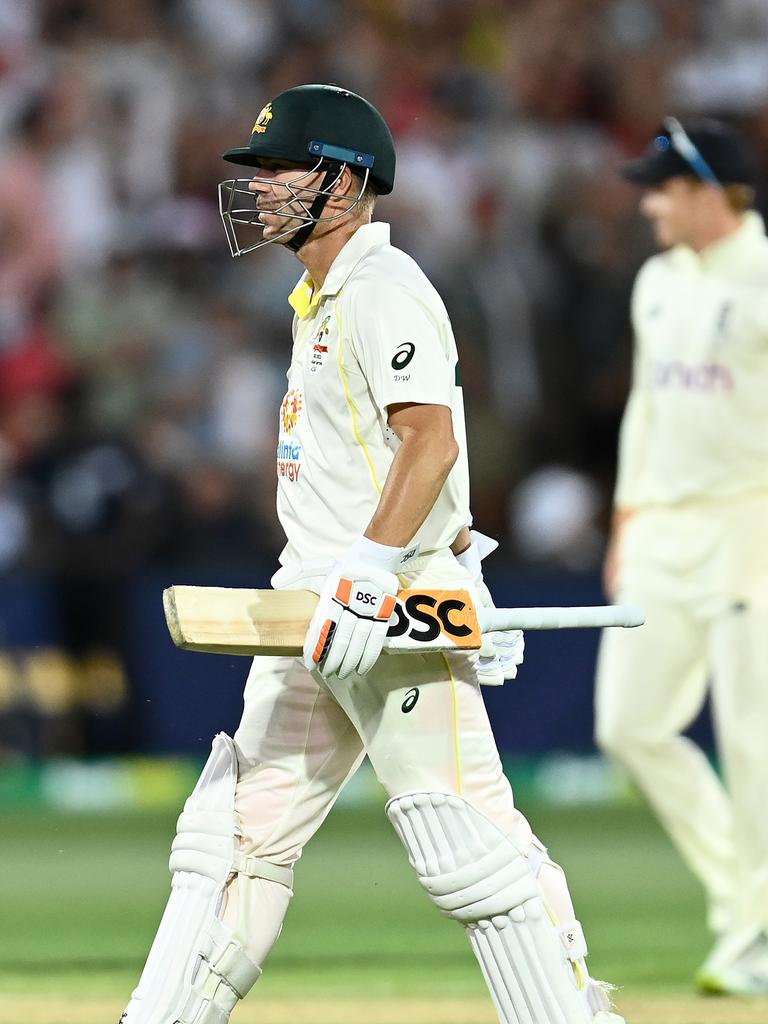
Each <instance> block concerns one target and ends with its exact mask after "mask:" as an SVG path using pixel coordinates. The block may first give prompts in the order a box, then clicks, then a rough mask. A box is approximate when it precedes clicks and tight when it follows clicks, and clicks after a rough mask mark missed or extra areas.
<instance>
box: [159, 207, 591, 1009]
mask: <svg viewBox="0 0 768 1024" xmlns="http://www.w3.org/2000/svg"><path fill="white" fill-rule="evenodd" d="M388 237H389V236H388V229H387V227H386V225H382V224H373V225H369V226H365V227H361V228H360V229H359V230H358V231H357V232H356V234H355V235H354V236H353V237H352V239H351V240H350V241H349V242H348V243H347V245H346V246H345V247H344V248H343V249H342V251H341V252H340V254H339V256H338V257H337V259H336V261H335V262H334V264H333V266H332V267H331V270H330V272H329V274H328V277H327V279H326V282H325V284H324V286H323V288H322V289H321V290H320V291H319V293H318V294H317V295H313V294H312V288H311V284H310V283H309V282H308V281H307V280H306V279H302V282H300V284H299V286H298V288H297V290H296V291H294V293H293V295H292V297H291V301H292V304H293V306H294V309H295V310H296V314H297V315H296V319H295V322H294V348H293V357H292V362H291V368H290V371H289V374H288V385H289V390H288V393H287V395H286V398H285V400H284V401H283V405H282V409H281V428H280V442H279V445H278V509H279V513H280V519H281V522H282V524H283V527H284V529H285V532H286V536H287V540H288V543H287V545H286V547H285V549H284V551H283V553H282V555H281V562H282V563H283V567H282V569H281V570H279V572H278V573H276V575H275V577H274V579H273V584H274V585H275V586H279V587H297V586H303V587H309V588H310V589H313V590H319V588H320V587H321V586H322V580H323V577H324V575H325V574H326V573H327V572H328V571H329V569H330V567H331V565H332V564H333V562H334V560H335V559H337V558H338V557H339V556H341V555H343V553H344V552H345V550H346V549H347V548H348V547H349V546H350V544H351V542H352V541H353V540H354V539H355V538H357V537H359V536H360V535H361V534H362V533H363V532H364V530H365V528H366V526H367V525H368V522H369V520H370V518H371V517H372V515H373V512H374V510H375V509H376V506H377V504H378V501H379V495H380V491H381V488H382V485H383V483H384V480H385V478H386V475H387V472H388V470H389V467H390V465H391V463H392V459H393V458H394V453H395V452H396V450H397V446H398V445H397V439H396V438H395V436H394V434H393V433H392V431H391V430H389V428H388V427H387V422H386V416H387V413H386V410H387V407H388V406H389V405H391V404H392V403H399V402H419V403H430V404H432V403H436V404H441V405H446V406H448V407H450V408H451V410H452V414H453V428H454V435H455V437H456V440H457V442H458V445H459V449H460V454H459V457H458V460H457V462H456V464H455V465H454V468H453V470H452V471H451V474H450V476H449V478H448V480H447V482H446V483H445V485H444V487H443V489H442V492H441V494H440V496H439V497H438V499H437V502H436V504H435V506H434V507H433V509H432V511H431V512H430V514H429V515H428V517H427V519H426V521H425V523H424V525H423V526H422V528H421V530H419V533H418V534H417V536H416V537H415V538H414V539H413V543H412V545H411V546H410V547H409V549H408V551H407V552H406V553H405V555H404V556H403V559H404V565H403V569H402V571H401V572H398V577H399V580H400V582H401V584H402V585H403V586H406V587H407V586H422V587H430V588H434V589H452V588H464V589H469V590H470V591H471V590H472V589H473V583H472V580H471V577H470V575H469V573H468V572H467V570H466V569H464V568H463V567H462V566H460V565H459V563H458V562H457V560H456V558H455V557H454V556H453V554H452V553H451V551H450V544H451V542H452V541H453V540H454V539H455V537H456V535H457V534H458V533H459V531H460V530H461V528H462V527H464V526H465V525H467V524H468V523H469V522H470V515H469V498H468V477H467V458H466V440H465V436H464V419H463V409H462V402H461V390H460V387H459V386H458V380H459V378H458V373H457V362H456V349H455V344H454V340H453V335H452V333H451V329H450V324H449V322H448V318H447V315H446V313H445V309H444V307H443V305H442V302H441V301H440V299H439V298H438V296H437V294H436V293H435V291H434V289H433V288H432V286H431V285H430V284H429V282H428V281H427V280H426V279H425V278H424V276H423V274H422V273H421V271H420V270H419V268H418V267H417V266H416V264H414V263H413V261H412V260H410V259H409V258H408V257H407V256H405V255H404V254H403V253H401V252H398V251H397V250H396V249H393V248H392V247H391V246H390V245H389V243H388ZM416 545H419V547H420V552H418V549H417V548H416ZM417 552H418V553H417ZM234 741H235V750H236V756H237V783H236V787H235V795H234V811H235V821H236V822H237V859H238V863H245V864H252V863H256V864H259V865H264V864H268V865H270V867H271V868H277V869H279V868H284V869H290V868H291V867H292V866H293V864H294V863H295V862H296V861H297V860H298V858H299V857H300V856H301V852H302V850H303V848H304V845H305V844H306V842H307V841H308V840H309V839H310V838H311V836H312V835H313V834H314V832H315V831H316V830H317V828H318V827H319V826H320V824H321V823H322V821H323V820H324V818H325V816H326V815H327V814H328V812H329V810H330V809H331V807H332V805H333V803H334V801H335V800H336V798H337V796H338V794H339V792H340V791H341V789H342V787H343V786H344V784H345V782H346V781H347V780H348V779H349V778H350V777H351V775H352V774H353V773H354V772H355V770H356V769H357V768H358V766H359V765H360V763H361V761H362V759H363V757H364V756H365V755H366V754H367V755H368V757H369V758H370V761H371V763H372V765H373V768H374V770H375V772H376V775H377V777H378V779H379V781H380V782H381V783H382V785H383V786H384V788H385V790H386V792H387V794H388V795H389V796H390V797H393V796H397V795H398V794H401V793H403V792H406V791H413V790H421V791H423V792H427V793H430V792H440V793H446V794H456V795H459V796H462V797H463V798H464V800H466V801H467V802H468V803H469V804H471V805H472V806H473V807H474V808H476V809H477V811H478V812H479V813H480V814H482V815H483V816H484V818H486V819H487V820H488V821H489V822H492V823H493V824H494V826H495V828H496V829H498V830H499V832H500V833H501V834H503V835H504V836H508V837H509V839H510V841H511V843H512V844H513V845H514V847H515V848H516V849H517V850H520V851H530V856H532V857H534V859H535V862H536V864H535V872H534V873H535V874H537V875H540V879H538V878H537V879H536V880H534V881H535V884H536V885H538V886H540V888H541V890H542V892H543V894H544V899H545V901H546V903H547V905H548V907H549V909H550V915H551V920H550V918H549V917H548V918H547V920H549V921H550V925H551V927H552V930H553V933H554V934H555V935H556V934H557V932H556V931H555V925H554V921H555V920H557V922H558V924H559V925H561V926H565V925H569V926H570V925H571V924H572V923H573V919H574V913H573V908H572V904H571V901H570V896H569V893H568V889H567V885H566V884H565V880H564V876H563V875H562V872H560V871H559V869H557V867H556V865H554V864H553V862H551V861H549V859H548V858H547V857H546V852H545V851H544V848H543V847H542V845H541V844H540V843H539V842H538V840H536V839H535V837H534V836H533V834H532V832H531V829H530V826H529V824H528V822H527V821H526V819H525V818H524V817H523V816H522V815H521V814H520V812H519V811H518V810H517V809H516V808H515V806H514V802H513V798H512V791H511V788H510V785H509V782H508V781H507V779H506V777H505V775H504V773H503V770H502V766H501V761H500V758H499V754H498V751H497V749H496V744H495V741H494V737H493V733H492V731H491V727H490V723H489V721H488V716H487V714H486V711H485V706H484V703H483V699H482V696H481V694H480V687H479V683H478V681H477V675H476V672H475V655H473V654H462V653H455V654H442V653H431V654H421V655H420V654H408V655H402V654H401V655H388V654H384V655H382V657H380V658H379V659H378V660H377V662H376V663H375V664H374V666H373V668H372V669H371V670H370V671H369V672H368V673H366V674H365V675H362V676H361V675H358V674H356V673H352V674H351V675H349V676H348V677H347V678H345V679H339V678H338V677H337V676H331V677H330V678H329V679H327V680H325V679H323V678H322V677H321V676H320V675H319V673H317V672H310V671H308V670H307V669H306V668H305V667H304V665H303V663H302V661H301V659H298V658H257V659H255V660H254V662H253V664H252V667H251V670H250V674H249V676H248V680H247V683H246V687H245V695H244V709H243V716H242V720H241V723H240V727H239V728H238V730H237V732H236V735H235V738H234ZM528 855H529V854H528V853H524V856H528ZM242 887H243V880H242V872H241V873H239V874H237V875H236V876H235V877H234V878H233V879H231V881H230V883H229V887H228V889H227V891H226V906H225V907H224V909H223V912H222V919H221V923H222V924H223V926H224V927H225V928H226V929H227V930H228V931H229V933H231V934H233V935H235V936H242V937H243V945H247V949H248V953H249V956H250V958H251V959H252V960H253V962H254V963H256V964H260V963H261V962H262V960H263V957H264V956H265V955H266V952H267V950H268V948H269V946H270V945H271V943H272V942H274V940H275V939H276V937H277V934H278V933H279V928H280V923H281V918H280V916H279V914H280V907H279V906H278V905H277V904H276V903H275V901H274V900H272V901H271V902H270V901H269V892H267V891H264V892H263V893H261V892H260V890H258V889H256V888H255V887H253V886H248V889H247V899H246V900H244V899H243V898H241V897H242V894H241V892H240V890H241V889H242ZM233 888H234V891H233ZM286 903H287V901H286ZM558 914H560V916H558ZM244 916H247V918H248V923H247V924H246V922H245V921H244V920H243V918H244ZM246 937H247V943H246V941H245V939H246ZM579 977H580V979H581V981H582V983H583V985H585V986H586V985H587V984H588V979H587V975H586V970H584V969H583V962H582V965H581V970H580V973H579ZM596 1019H597V1018H596ZM142 1024H143V1022H142ZM153 1024H155V1022H154V1021H153ZM163 1024H173V1022H172V1021H163ZM216 1024H219V1022H218V1021H217V1022H216ZM222 1024H223V1021H222Z"/></svg>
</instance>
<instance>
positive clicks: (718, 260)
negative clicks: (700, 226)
mask: <svg viewBox="0 0 768 1024" xmlns="http://www.w3.org/2000/svg"><path fill="white" fill-rule="evenodd" d="M764 234H765V225H764V224H763V218H762V217H761V216H760V214H759V213H757V211H756V210H748V211H747V212H746V213H745V214H744V219H743V221H742V222H741V224H740V225H739V226H738V227H737V228H736V230H735V231H732V232H731V233H730V234H729V235H726V236H725V238H720V239H718V241H717V242H713V243H712V245H708V246H707V247H706V249H704V250H702V251H701V252H700V253H699V260H700V261H701V265H702V266H703V267H706V269H707V270H711V269H713V268H716V267H719V266H722V265H723V264H725V263H730V262H731V261H732V260H733V259H734V257H737V256H738V254H739V251H740V250H743V249H745V248H749V247H751V246H752V244H753V243H754V242H755V241H756V239H758V238H760V237H761V236H763V235H764Z"/></svg>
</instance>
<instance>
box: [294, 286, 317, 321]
mask: <svg viewBox="0 0 768 1024" xmlns="http://www.w3.org/2000/svg"><path fill="white" fill-rule="evenodd" d="M319 301H320V292H315V286H314V284H313V283H312V281H310V280H306V281H305V280H302V281H299V283H298V284H297V285H296V287H295V288H294V289H293V291H292V292H291V294H290V295H289V296H288V302H289V303H290V304H291V306H292V307H293V310H294V312H295V313H296V315H297V316H298V317H299V318H300V319H301V320H303V319H304V318H305V317H306V316H308V315H309V313H311V312H312V310H313V309H314V308H315V306H316V305H317V304H318V302H319Z"/></svg>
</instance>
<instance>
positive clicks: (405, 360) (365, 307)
mask: <svg viewBox="0 0 768 1024" xmlns="http://www.w3.org/2000/svg"><path fill="white" fill-rule="evenodd" d="M347 332H348V334H349V337H350V340H351V342H352V346H353V348H354V351H355V354H356V356H357V359H358V362H359V364H360V368H361V370H362V372H363V374H364V375H365V378H366V381H367V383H368V387H369V388H370V391H371V394H372V395H373V397H374V400H375V402H376V404H377V405H378V406H379V408H380V409H382V411H385V410H386V409H387V407H388V406H390V405H396V404H399V403H402V402H415V403H419V404H424V405H447V406H450V405H451V394H452V388H453V386H454V382H455V376H456V372H457V371H456V365H455V364H456V356H455V353H454V352H453V351H452V346H450V347H449V345H448V344H447V339H448V336H449V334H450V328H449V325H448V318H447V314H446V313H445V311H444V310H442V311H441V310H438V309H432V308H430V306H429V305H428V304H427V302H426V301H425V299H422V298H421V297H420V296H418V295H416V294H415V293H413V292H410V291H408V289H407V288H404V287H397V286H386V285H384V286H383V287H382V286H377V287H376V288H375V290H374V289H373V288H359V289H357V290H356V291H355V292H354V293H353V295H352V296H350V305H349V311H348V324H347ZM347 332H345V333H347Z"/></svg>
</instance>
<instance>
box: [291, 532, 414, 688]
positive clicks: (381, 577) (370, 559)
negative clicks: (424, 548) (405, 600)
mask: <svg viewBox="0 0 768 1024" xmlns="http://www.w3.org/2000/svg"><path fill="white" fill-rule="evenodd" d="M403 551H404V549H403V548H392V547H387V546H386V545H384V544H377V543H376V542H375V541H371V540H368V538H367V537H361V538H360V539H359V540H358V541H356V542H355V543H354V544H353V545H352V547H351V548H350V550H349V552H348V553H347V555H345V557H344V558H343V559H342V560H341V561H340V562H337V563H336V565H335V567H334V569H333V571H332V572H331V573H330V575H329V576H328V577H327V579H326V581H325V584H324V586H323V589H322V591H321V593H320V600H319V601H318V604H317V608H316V610H315V614H314V615H313V616H312V620H311V622H310V624H309V629H308V630H307V635H306V638H305V640H304V665H305V666H306V667H307V668H308V669H310V670H312V669H316V670H317V671H318V672H319V673H320V674H321V675H322V676H324V677H326V678H327V677H328V676H332V675H337V676H338V677H339V678H340V679H344V678H345V677H346V676H348V675H350V674H351V673H352V672H357V674H358V675H365V673H366V672H369V671H370V670H371V669H372V668H373V666H374V664H375V663H376V660H377V658H378V657H379V655H380V654H381V648H382V646H383V644H384V639H385V637H386V635H387V627H388V625H389V620H390V618H391V616H392V612H393V611H394V608H395V596H396V594H397V591H398V589H399V583H398V579H397V576H396V575H395V574H394V572H393V571H392V569H394V568H395V567H397V565H398V564H399V561H400V557H401V555H402V554H403Z"/></svg>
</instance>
